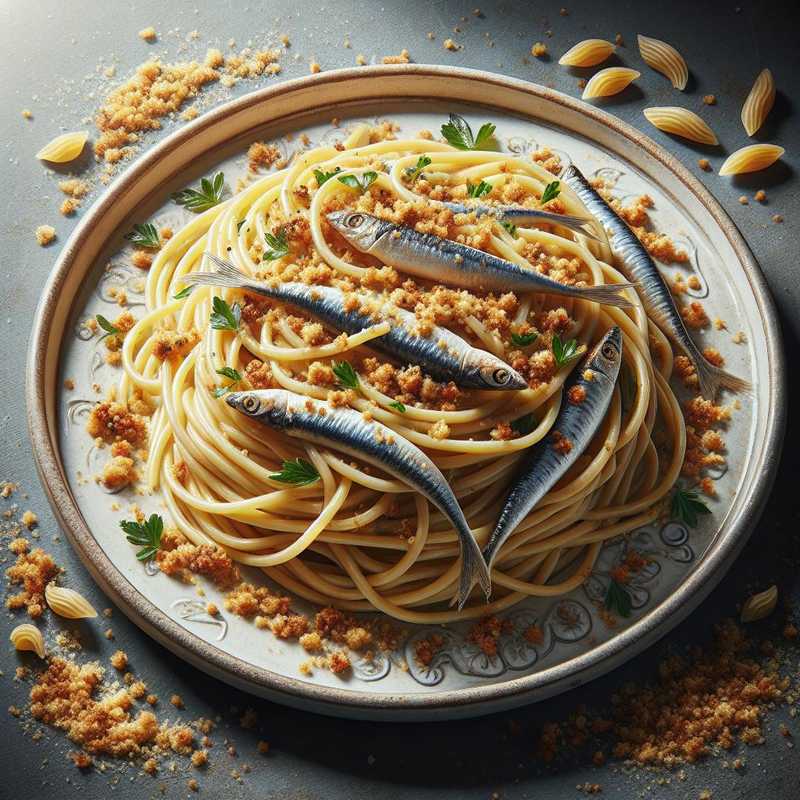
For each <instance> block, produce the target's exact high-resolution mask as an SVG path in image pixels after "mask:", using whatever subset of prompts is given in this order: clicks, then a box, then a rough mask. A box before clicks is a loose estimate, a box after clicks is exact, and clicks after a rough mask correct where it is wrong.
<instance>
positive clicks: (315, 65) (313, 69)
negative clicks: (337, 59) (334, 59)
mask: <svg viewBox="0 0 800 800" xmlns="http://www.w3.org/2000/svg"><path fill="white" fill-rule="evenodd" d="M321 70H322V67H321V66H320V65H319V62H318V61H312V62H311V63H310V64H309V65H308V71H309V72H310V73H311V74H312V75H316V74H317V73H318V72H320V71H321Z"/></svg>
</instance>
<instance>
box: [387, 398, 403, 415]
mask: <svg viewBox="0 0 800 800" xmlns="http://www.w3.org/2000/svg"><path fill="white" fill-rule="evenodd" d="M389 408H393V409H394V410H395V411H399V412H400V413H401V414H405V413H406V407H405V406H404V405H403V403H401V402H400V401H399V400H395V401H394V402H393V403H389Z"/></svg>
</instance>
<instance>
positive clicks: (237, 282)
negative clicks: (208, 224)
mask: <svg viewBox="0 0 800 800" xmlns="http://www.w3.org/2000/svg"><path fill="white" fill-rule="evenodd" d="M203 255H204V256H205V257H206V258H209V259H211V261H213V262H214V264H216V265H217V271H216V272H190V273H189V274H188V275H184V276H183V278H181V280H182V281H183V283H188V284H191V285H192V286H222V287H224V288H226V289H250V290H252V291H254V292H258V293H259V294H264V285H263V284H261V283H258V282H256V281H254V280H253V279H252V278H250V277H249V276H248V275H245V274H244V272H242V271H241V270H240V269H238V267H235V266H234V265H233V264H231V263H230V261H226V260H225V259H224V258H220V257H219V256H215V255H214V254H213V253H208V252H206V253H203Z"/></svg>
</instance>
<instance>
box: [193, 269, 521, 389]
mask: <svg viewBox="0 0 800 800" xmlns="http://www.w3.org/2000/svg"><path fill="white" fill-rule="evenodd" d="M205 255H206V256H207V257H208V258H210V259H211V260H212V261H213V262H214V263H215V264H216V265H217V267H218V270H217V271H216V272H193V273H191V274H189V275H186V276H185V277H184V278H183V279H182V280H183V282H184V283H190V284H205V285H212V286H225V287H228V288H232V289H246V290H247V291H249V292H254V293H256V294H260V295H263V296H264V297H269V298H270V299H272V300H278V301H280V302H282V303H287V304H289V305H292V306H295V307H296V308H300V309H303V310H304V311H308V312H309V313H310V314H313V315H314V316H315V317H317V318H318V319H320V320H322V321H323V322H324V323H325V324H326V325H328V326H329V327H331V328H335V329H337V330H340V331H344V332H345V333H350V334H354V333H359V332H360V331H363V330H364V329H365V328H367V327H369V326H370V325H374V324H375V319H373V318H371V317H370V316H367V315H364V314H361V313H360V311H359V309H358V308H356V309H354V310H352V311H347V310H346V309H345V304H346V297H345V295H344V293H343V292H342V291H341V290H339V289H336V288H335V287H333V286H309V285H308V284H305V283H293V282H288V283H281V284H279V285H277V286H271V285H269V284H267V283H264V282H262V281H257V280H254V279H252V278H250V277H249V276H247V275H245V274H244V273H243V272H241V271H240V270H239V269H237V268H236V267H235V266H234V265H233V264H231V263H230V262H228V261H225V259H222V258H219V257H218V256H215V255H213V254H211V253H206V254H205ZM359 297H360V298H362V299H363V300H364V302H365V303H367V304H373V305H375V307H376V311H377V315H378V321H388V322H390V323H391V328H390V329H389V332H388V333H386V334H385V335H383V336H379V337H377V338H375V339H372V340H371V341H370V342H369V346H370V347H373V348H375V349H376V350H381V351H383V352H385V353H388V354H389V355H391V356H393V357H395V358H396V359H398V360H399V361H401V362H402V363H403V365H404V366H405V365H406V364H417V365H419V366H420V367H421V368H422V369H423V370H424V371H425V372H427V373H428V374H429V375H431V376H432V377H433V378H436V379H437V380H440V381H444V382H447V381H453V382H454V383H455V384H456V385H458V386H462V387H464V388H468V389H527V388H528V383H527V381H526V380H525V379H524V378H523V377H522V376H521V375H520V374H519V373H518V372H517V371H516V370H514V369H512V368H511V367H510V366H509V365H508V364H506V363H505V362H504V361H502V360H501V359H499V358H498V357H497V356H495V355H493V354H492V353H489V352H487V351H486V350H480V349H479V348H477V347H473V346H472V345H471V344H469V342H467V341H465V340H464V339H462V338H461V337H460V336H458V335H457V334H455V333H453V332H452V331H450V330H448V329H446V328H441V327H438V326H436V327H434V328H433V330H432V331H431V333H430V334H429V335H428V336H421V335H419V334H417V333H415V332H414V328H415V327H416V325H417V322H418V321H417V318H416V317H415V316H414V314H412V313H411V312H410V311H406V310H405V309H402V308H398V307H397V306H395V305H393V304H391V303H389V302H387V301H385V300H383V299H382V298H380V297H378V296H377V295H375V294H373V293H371V292H360V293H359ZM378 304H379V305H378ZM440 342H443V343H444V345H445V346H444V347H442V346H440Z"/></svg>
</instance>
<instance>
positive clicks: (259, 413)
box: [225, 389, 287, 427]
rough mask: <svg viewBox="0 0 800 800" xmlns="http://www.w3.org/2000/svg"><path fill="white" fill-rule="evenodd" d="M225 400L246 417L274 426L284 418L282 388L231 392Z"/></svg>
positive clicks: (283, 392) (284, 396)
mask: <svg viewBox="0 0 800 800" xmlns="http://www.w3.org/2000/svg"><path fill="white" fill-rule="evenodd" d="M225 402H226V403H227V404H228V405H229V406H230V407H231V408H235V409H236V410H237V411H240V412H241V413H242V414H245V415H246V416H248V417H252V418H253V419H257V420H260V421H261V422H266V423H268V424H270V425H273V426H276V427H278V426H280V425H282V424H283V423H284V422H285V420H286V403H287V396H286V392H285V391H284V390H283V389H259V390H256V391H252V392H231V393H230V394H228V395H226V396H225Z"/></svg>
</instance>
